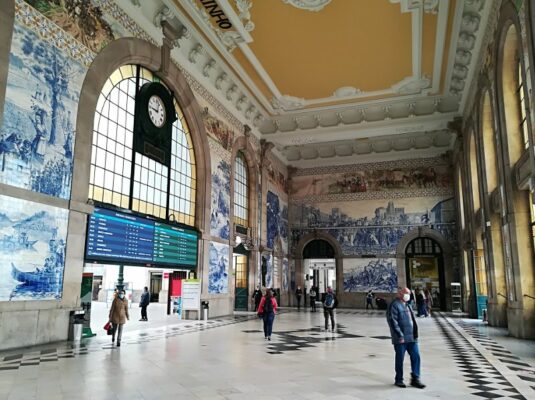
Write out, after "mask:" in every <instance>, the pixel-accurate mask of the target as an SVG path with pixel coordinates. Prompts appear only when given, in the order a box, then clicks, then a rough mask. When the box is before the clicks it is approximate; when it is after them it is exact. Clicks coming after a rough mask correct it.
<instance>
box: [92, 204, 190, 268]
mask: <svg viewBox="0 0 535 400" xmlns="http://www.w3.org/2000/svg"><path fill="white" fill-rule="evenodd" d="M197 245H198V244H197V232H196V231H195V230H193V229H187V228H182V227H178V226H174V225H168V224H164V223H161V222H156V221H153V220H149V219H145V218H141V217H137V216H134V215H129V214H124V213H121V212H118V211H112V210H106V209H103V208H98V207H97V208H95V211H94V213H93V214H92V215H91V216H90V217H89V222H88V228H87V243H86V258H87V259H89V260H94V261H108V262H114V263H123V262H124V263H125V264H126V263H136V264H159V265H165V266H177V267H179V266H183V267H195V266H196V265H197Z"/></svg>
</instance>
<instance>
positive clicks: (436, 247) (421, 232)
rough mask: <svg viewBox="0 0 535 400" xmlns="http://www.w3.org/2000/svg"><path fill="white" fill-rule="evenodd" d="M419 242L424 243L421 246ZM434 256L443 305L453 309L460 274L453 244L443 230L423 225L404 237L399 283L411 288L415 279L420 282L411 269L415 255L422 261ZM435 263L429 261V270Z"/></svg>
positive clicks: (399, 251)
mask: <svg viewBox="0 0 535 400" xmlns="http://www.w3.org/2000/svg"><path fill="white" fill-rule="evenodd" d="M426 239H427V241H426ZM417 243H420V244H419V245H417ZM418 246H419V247H418ZM426 246H427V247H426ZM433 257H434V258H436V265H437V268H438V269H437V280H438V288H439V294H438V296H439V303H440V308H441V309H443V310H448V311H449V310H451V283H452V281H453V277H454V276H455V278H456V279H458V276H456V275H458V273H457V274H454V265H453V248H452V247H451V244H450V243H449V242H448V240H447V239H446V238H445V237H444V236H443V235H442V234H441V233H440V232H438V231H436V230H434V229H431V228H427V227H419V228H417V229H413V230H411V231H409V232H408V233H407V234H406V235H405V236H403V238H401V240H400V242H399V244H398V247H397V250H396V259H397V272H398V286H400V287H403V286H407V287H411V286H409V285H412V286H414V285H413V283H414V282H416V283H418V282H419V281H418V279H417V280H416V281H415V280H414V278H413V279H412V282H411V275H410V273H409V271H408V265H409V263H410V262H411V261H410V259H411V258H412V259H416V262H419V261H418V260H419V259H420V258H422V259H423V258H433ZM434 262H435V261H429V262H427V263H426V265H428V266H429V269H431V268H432V266H433V263H434ZM424 263H425V261H424ZM441 277H442V278H441ZM416 278H418V277H416ZM424 278H425V276H424ZM423 282H426V281H423ZM431 287H432V286H431ZM435 292H436V291H435Z"/></svg>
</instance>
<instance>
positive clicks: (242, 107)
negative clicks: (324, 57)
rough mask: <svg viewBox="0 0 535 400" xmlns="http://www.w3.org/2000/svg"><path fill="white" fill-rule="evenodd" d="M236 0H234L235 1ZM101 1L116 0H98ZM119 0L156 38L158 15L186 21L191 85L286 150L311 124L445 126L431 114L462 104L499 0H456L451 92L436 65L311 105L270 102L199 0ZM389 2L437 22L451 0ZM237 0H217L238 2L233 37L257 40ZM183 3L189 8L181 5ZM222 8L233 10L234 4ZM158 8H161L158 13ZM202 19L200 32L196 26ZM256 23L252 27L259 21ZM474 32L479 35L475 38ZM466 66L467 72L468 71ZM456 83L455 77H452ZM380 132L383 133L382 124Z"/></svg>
mask: <svg viewBox="0 0 535 400" xmlns="http://www.w3.org/2000/svg"><path fill="white" fill-rule="evenodd" d="M230 1H236V4H234V6H230V4H229V2H230ZM98 2H99V3H108V2H111V1H110V0H98ZM116 2H117V3H118V4H119V5H120V6H121V8H122V9H124V10H125V11H127V12H128V13H129V15H130V16H131V17H132V18H134V17H135V20H136V23H138V24H139V25H140V26H141V28H142V30H143V31H144V32H147V34H146V36H149V37H150V41H151V42H154V41H155V40H156V41H157V42H159V40H160V37H161V30H159V29H157V28H156V27H155V26H154V22H155V18H156V19H157V20H161V19H162V18H163V19H167V20H170V21H171V22H172V23H173V24H175V25H176V27H182V33H183V35H182V37H181V38H180V39H179V45H180V47H179V48H175V49H174V50H173V52H172V57H173V58H174V59H175V61H176V62H177V64H179V65H180V66H181V69H182V70H183V72H185V74H186V75H187V78H188V82H190V84H192V83H191V82H193V84H192V86H194V87H195V88H196V92H199V93H202V96H203V98H205V99H206V100H207V101H208V102H209V103H210V104H217V111H218V112H219V113H221V114H223V115H225V116H226V117H227V119H229V120H232V119H233V121H232V122H233V125H234V126H238V125H242V124H243V123H248V124H250V125H251V126H253V127H255V128H258V130H259V131H260V133H262V134H264V135H269V140H273V141H274V142H275V143H276V144H277V146H278V150H277V152H282V153H284V151H282V149H283V148H285V147H286V146H288V145H289V144H288V141H287V140H283V138H286V137H288V138H290V137H292V138H294V139H292V140H293V141H294V142H296V143H297V142H300V141H303V140H305V139H303V138H304V137H306V136H308V135H309V134H308V132H311V133H312V132H313V136H314V140H313V141H316V140H317V138H322V139H321V140H323V141H325V140H329V141H330V140H344V139H340V137H343V136H344V135H346V136H347V134H349V132H353V135H354V136H357V137H372V136H369V135H367V132H368V131H370V129H371V130H374V129H375V128H374V127H375V126H376V125H377V126H383V125H382V124H385V125H384V126H388V127H389V128H388V130H387V131H388V132H389V133H383V135H384V134H387V135H388V134H392V133H393V131H394V130H395V133H396V134H403V133H405V132H408V129H412V128H411V127H414V129H415V130H416V131H422V130H427V131H432V130H433V129H441V128H438V127H433V126H432V124H430V123H429V121H431V120H436V121H439V120H440V121H442V120H445V119H452V118H453V117H455V116H457V115H459V112H461V111H462V109H460V104H461V101H462V102H463V103H465V102H466V98H467V92H468V90H467V89H468V84H469V83H471V82H472V75H473V69H474V68H475V66H476V62H477V61H478V60H475V59H477V58H478V57H477V54H479V53H477V54H476V51H478V49H479V47H480V44H481V41H482V38H481V36H482V35H483V33H482V31H483V30H482V29H481V27H482V26H484V25H485V24H486V23H487V20H488V14H489V9H490V8H491V5H490V3H494V4H495V3H499V2H498V1H496V2H484V1H483V0H458V2H457V7H456V9H457V14H456V16H455V18H454V25H453V33H452V44H451V48H450V50H449V54H450V55H449V59H450V62H449V63H448V70H447V73H446V77H447V78H446V82H445V85H446V90H447V93H446V94H445V95H430V94H429V93H435V92H438V90H437V91H435V88H436V87H437V86H436V85H438V81H439V80H438V79H435V76H436V73H435V72H436V71H433V76H432V77H431V78H428V77H426V76H421V77H420V78H418V79H414V78H413V77H411V78H408V79H405V80H403V81H402V82H400V83H398V84H397V85H395V86H396V87H395V88H391V89H390V90H391V91H392V92H393V93H395V94H394V95H393V97H390V98H385V99H377V100H366V99H365V98H364V97H362V96H363V92H362V91H361V90H360V89H359V88H355V87H352V86H345V87H341V88H338V89H336V90H335V91H334V93H333V96H332V99H333V100H336V101H338V102H339V101H340V100H343V101H344V102H346V104H344V105H340V104H333V105H327V106H322V107H316V108H305V109H300V108H302V107H311V105H309V104H306V102H307V101H306V100H305V99H302V98H298V97H294V96H290V95H287V96H284V95H281V96H279V97H278V98H277V99H276V100H275V101H273V104H272V103H271V102H270V101H268V100H267V99H266V98H265V96H262V95H261V93H260V92H259V91H257V90H256V85H255V84H254V82H253V81H252V80H251V78H250V77H249V76H248V74H246V73H245V71H244V70H243V69H241V67H240V66H239V65H237V64H236V63H235V62H233V58H232V56H231V54H230V52H229V51H228V49H227V47H226V46H225V44H224V43H223V42H222V40H221V35H218V34H217V33H215V32H214V31H213V30H212V29H211V28H210V29H205V24H206V21H205V20H204V19H203V18H202V17H201V16H200V15H198V14H197V13H196V12H195V13H194V12H193V11H192V7H193V3H196V2H195V0H183V1H182V0H181V1H180V2H178V0H155V1H154V2H147V3H145V2H141V4H140V6H138V7H135V6H133V5H132V3H131V0H116ZM391 2H397V3H399V4H400V5H401V7H402V10H403V7H405V5H404V4H406V7H407V10H410V9H414V8H415V7H419V9H420V12H422V11H423V12H434V11H433V10H434V9H436V10H437V12H438V25H440V23H441V22H440V19H441V18H443V17H441V15H442V16H443V15H445V13H444V12H442V14H441V10H442V7H445V6H444V5H445V4H446V5H447V4H448V3H449V2H448V0H440V1H437V2H433V1H426V0H422V1H415V0H412V1H411V0H409V1H405V0H400V1H395V0H394V1H391ZM149 3H150V4H149ZM238 3H240V0H218V4H219V5H220V6H221V8H224V7H227V6H228V7H230V9H232V13H233V14H231V13H230V10H229V11H228V12H229V14H227V15H232V18H231V19H232V21H233V26H234V25H235V27H236V30H235V32H238V34H239V36H240V37H239V38H238V39H237V40H235V38H233V39H232V40H233V41H232V43H233V44H234V45H239V46H240V47H241V45H244V44H247V43H248V40H251V39H250V35H249V32H248V31H247V30H246V29H245V25H247V23H248V22H247V21H250V14H249V17H247V13H248V11H249V10H250V7H251V2H250V1H246V0H243V3H242V4H238ZM416 3H418V4H419V5H418V4H416ZM177 4H180V6H181V7H183V8H180V7H177ZM494 4H493V6H494ZM196 6H198V3H197V4H196ZM435 7H436V8H435ZM494 7H495V6H494ZM224 9H225V13H227V10H228V8H224ZM151 10H156V11H151ZM184 11H185V12H184ZM411 12H413V11H411ZM157 14H160V15H159V16H157ZM234 22H236V24H234ZM250 22H252V21H250ZM476 22H477V23H476ZM443 23H445V21H443ZM244 24H245V25H244ZM438 25H437V29H438ZM151 27H152V28H151ZM198 27H200V28H201V30H202V32H201V31H199V30H198V29H199V28H198ZM250 27H251V26H249V28H250ZM252 27H253V28H254V23H253V25H252ZM469 35H473V36H474V37H475V39H472V38H471V37H470V36H469ZM455 38H457V40H456V39H455ZM437 40H438V39H437ZM472 40H473V43H472ZM472 45H473V47H472V50H470V51H471V53H473V56H472V57H471V59H470V60H469V61H470V62H469V63H468V64H466V65H464V68H463V66H462V65H461V63H459V62H457V61H459V60H457V59H456V55H459V56H460V55H462V54H464V53H462V52H460V53H459V54H457V50H459V49H463V46H464V47H466V46H472ZM439 53H440V52H439ZM438 64H442V62H440V63H437V59H436V58H435V62H434V65H435V66H436V65H438ZM465 68H466V69H467V70H468V71H466V70H465ZM463 71H464V72H466V74H465V75H463ZM453 78H455V79H464V82H465V83H464V86H463V87H462V89H460V90H459V91H455V90H451V93H450V88H451V87H452V81H453ZM455 84H457V81H453V85H455ZM391 96H392V95H391ZM357 101H358V102H357ZM350 102H352V103H350ZM312 106H313V105H312ZM270 113H271V116H270V115H269V114H270ZM276 113H279V115H276ZM422 121H423V122H422ZM441 123H442V122H441ZM435 125H436V124H435ZM393 127H397V128H393ZM254 131H256V129H254ZM272 135H273V136H272ZM289 135H290V136H289ZM365 135H367V136H365ZM374 135H377V136H379V132H378V133H376V134H375V133H374ZM264 137H268V136H264ZM305 142H306V140H305Z"/></svg>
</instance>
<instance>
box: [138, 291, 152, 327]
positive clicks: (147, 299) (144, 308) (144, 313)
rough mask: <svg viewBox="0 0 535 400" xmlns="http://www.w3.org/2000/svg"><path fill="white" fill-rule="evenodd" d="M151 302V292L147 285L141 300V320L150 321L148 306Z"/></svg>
mask: <svg viewBox="0 0 535 400" xmlns="http://www.w3.org/2000/svg"><path fill="white" fill-rule="evenodd" d="M149 303H150V293H149V288H148V287H147V286H145V289H144V290H143V293H142V294H141V300H140V301H139V306H140V307H141V319H140V321H148V318H147V307H148V306H149Z"/></svg>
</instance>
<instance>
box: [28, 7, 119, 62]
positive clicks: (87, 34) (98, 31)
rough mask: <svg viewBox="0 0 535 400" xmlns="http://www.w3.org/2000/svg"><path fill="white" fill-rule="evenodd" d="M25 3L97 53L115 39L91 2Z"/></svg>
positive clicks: (100, 13)
mask: <svg viewBox="0 0 535 400" xmlns="http://www.w3.org/2000/svg"><path fill="white" fill-rule="evenodd" d="M24 1H25V2H26V3H28V4H29V5H31V6H32V7H34V8H35V9H36V10H38V11H39V12H41V13H42V14H43V15H46V16H47V18H48V19H50V20H51V21H52V22H54V23H55V24H56V25H58V26H60V27H61V28H62V29H63V30H64V31H65V32H67V33H68V34H70V35H71V36H72V37H73V38H75V39H76V40H77V41H79V42H81V43H82V44H83V45H84V46H86V47H87V48H89V49H90V50H91V51H93V52H95V53H98V52H99V51H100V50H101V49H102V48H103V47H104V46H106V45H107V44H108V43H109V42H111V41H112V40H113V39H114V33H113V31H112V28H111V26H110V25H109V24H108V22H106V20H105V19H104V18H103V15H102V11H101V10H100V8H98V7H95V6H94V5H93V4H92V2H91V1H72V0H71V1H58V0H24Z"/></svg>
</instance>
